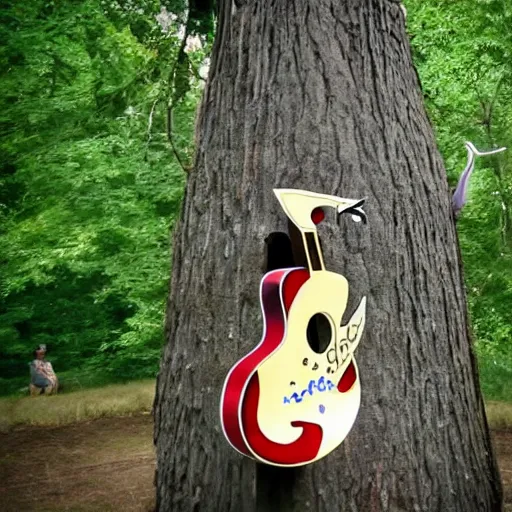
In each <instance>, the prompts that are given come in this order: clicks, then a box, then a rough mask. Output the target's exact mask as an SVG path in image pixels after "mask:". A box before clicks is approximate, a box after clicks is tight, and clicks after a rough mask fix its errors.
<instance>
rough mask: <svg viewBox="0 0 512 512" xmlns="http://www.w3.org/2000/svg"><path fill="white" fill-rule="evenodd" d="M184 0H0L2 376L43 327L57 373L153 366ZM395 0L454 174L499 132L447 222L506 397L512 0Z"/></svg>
mask: <svg viewBox="0 0 512 512" xmlns="http://www.w3.org/2000/svg"><path fill="white" fill-rule="evenodd" d="M186 4H187V2H186V1H185V0H168V1H158V0H140V1H135V0H134V1H131V0H125V1H121V0H117V1H116V0H85V1H78V0H67V1H58V0H53V1H49V0H34V1H32V2H19V1H18V0H7V1H4V2H3V7H2V10H1V11H0V46H1V49H0V62H1V68H0V151H1V162H0V392H1V393H2V394H12V393H16V392H19V390H20V389H21V388H24V387H26V386H27V381H28V362H29V361H30V360H31V358H32V351H33V350H34V348H35V346H36V345H37V344H39V343H46V344H47V345H48V349H49V352H48V358H49V360H51V361H52V363H53V365H54V368H55V370H56V371H57V373H58V374H59V376H60V379H61V382H62V383H63V386H64V390H66V389H68V390H69V389H74V388H77V387H87V386H98V385H102V384H107V383H110V382H116V381H127V380H133V379H139V378H146V377H153V376H155V375H156V372H157V370H158V363H159V357H160V352H161V348H162V345H163V343H164V323H163V322H164V311H165V304H166V299H167V295H168V284H169V277H170V262H171V239H172V236H171V234H172V229H173V226H174V223H175V221H176V219H177V217H178V216H179V213H180V205H181V200H182V196H183V190H184V184H185V180H186V172H188V170H189V169H190V167H191V166H192V164H193V153H194V124H195V110H196V107H197V104H198V101H199V100H200V96H201V93H202V90H203V87H204V80H205V78H206V75H207V70H208V54H209V52H210V49H211V44H212V42H213V32H214V28H215V27H214V18H213V17H212V14H211V12H210V11H207V12H202V11H201V12H200V11H199V9H198V7H196V3H195V2H194V1H191V2H190V9H187V5H186ZM405 6H406V8H407V30H408V33H409V35H410V38H411V42H412V46H413V56H414V61H415V64H416V67H417V69H418V73H419V75H420V79H421V83H422V88H423V93H424V97H425V102H426V107H427V110H428V113H429V116H430V119H431V121H432V124H433V125H434V128H435V131H436V136H437V142H438V146H439V149H440V150H441V153H442V155H443V157H444V160H445V164H446V168H447V173H448V180H449V182H450V184H452V185H455V184H456V182H457V179H458V176H459V174H460V173H461V171H462V169H463V168H464V165H465V162H466V150H465V148H464V142H465V141H467V140H469V141H471V142H473V143H474V144H475V145H476V147H477V148H479V149H489V148H491V147H500V146H507V147H509V148H511V149H510V150H509V151H507V152H505V153H502V154H499V155H496V156H493V157H486V158H485V159H478V160H477V163H476V170H475V172H474V174H473V177H472V180H471V184H470V193H469V203H468V205H467V206H466V207H465V208H464V210H463V211H462V215H461V218H460V220H459V221H458V224H457V226H458V231H459V237H460V244H461V251H462V255H463V260H464V266H465V279H466V287H467V293H468V297H469V306H470V315H471V319H472V329H473V337H474V343H475V347H476V351H477V354H478V357H479V366H480V374H481V380H482V386H483V390H484V394H485V396H486V398H488V399H493V400H508V401H512V31H510V27H511V26H512V4H510V2H508V1H507V0H460V1H458V2H453V0H407V1H406V2H405ZM311 171H312V172H314V169H312V170H311ZM387 342H389V343H392V340H388V341H387Z"/></svg>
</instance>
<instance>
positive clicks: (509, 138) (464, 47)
mask: <svg viewBox="0 0 512 512" xmlns="http://www.w3.org/2000/svg"><path fill="white" fill-rule="evenodd" d="M407 6H408V8H409V11H408V12H409V17H408V31H409V33H410V35H411V39H412V45H413V50H414V57H415V62H416V64H417V66H418V71H419V74H420V76H421V79H422V85H423V91H424V95H425V98H426V104H427V107H428V111H429V114H430V117H431V119H432V121H433V123H434V125H435V127H436V130H437V141H438V144H439V147H440V150H441V151H442V153H443V155H444V156H445V162H446V164H447V170H448V175H449V178H450V181H451V183H453V184H454V183H455V182H456V179H457V177H458V174H459V173H460V172H461V170H462V167H463V165H464V161H465V154H464V146H463V143H464V141H465V140H471V141H472V142H474V143H475V144H476V145H477V147H480V148H489V147H494V146H497V147H500V146H508V147H509V151H507V152H505V153H503V154H500V155H499V156H496V157H492V158H489V159H485V160H481V161H480V160H479V161H478V162H477V170H476V171H475V173H474V176H473V178H472V181H471V188H470V201H469V204H468V205H467V206H466V208H465V210H464V212H463V215H462V218H461V220H460V222H459V223H458V230H459V235H460V242H461V248H462V253H463V256H464V269H465V276H466V285H467V289H468V294H469V304H470V311H471V316H472V320H473V322H472V323H473V330H474V335H475V339H476V342H477V343H476V346H477V349H478V352H479V355H480V362H481V368H482V373H483V379H482V380H483V384H484V390H485V391H486V392H487V394H488V396H491V397H494V398H501V399H508V400H510V399H511V397H512V388H511V385H510V382H512V344H511V343H510V340H511V339H512V309H511V308H510V303H511V300H512V223H511V209H512V152H511V149H512V64H511V62H512V61H511V56H512V35H511V32H510V26H511V23H512V5H510V3H509V2H503V1H494V0H493V1H487V0H485V1H484V0H477V1H471V2H469V1H462V2H449V1H443V0H435V1H429V2H419V1H416V0H409V1H408V2H407Z"/></svg>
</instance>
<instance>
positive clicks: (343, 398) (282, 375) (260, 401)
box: [220, 189, 366, 467]
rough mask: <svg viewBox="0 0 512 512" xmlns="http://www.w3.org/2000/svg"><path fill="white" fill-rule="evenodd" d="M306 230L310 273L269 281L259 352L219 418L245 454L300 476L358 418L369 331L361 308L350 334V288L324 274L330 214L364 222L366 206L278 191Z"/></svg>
mask: <svg viewBox="0 0 512 512" xmlns="http://www.w3.org/2000/svg"><path fill="white" fill-rule="evenodd" d="M274 192H275V194H276V196H277V198H278V200H279V202H280V203H281V206H282V207H283V210H284V211H285V213H286V214H287V216H288V217H289V219H290V220H291V221H292V222H293V223H294V224H295V226H296V227H297V228H298V229H299V231H300V233H301V236H302V240H303V243H304V249H305V254H306V257H307V262H308V268H307V269H306V268H285V269H278V270H273V271H271V272H268V273H267V274H266V275H265V276H264V277H263V279H262V281H261V286H260V302H261V309H262V314H263V321H264V328H263V336H262V339H261V341H260V343H259V344H258V345H257V346H256V347H255V348H254V349H253V350H252V351H251V352H250V353H249V354H247V355H246V356H245V357H243V358H242V359H241V360H240V361H238V362H237V363H236V364H235V365H234V366H233V367H232V369H231V370H230V372H229V373H228V375H227V377H226V380H225V382H224V388H223V390H222V397H221V404H220V416H221V423H222V428H223V431H224V435H225V436H226V438H227V440H228V441H229V443H230V444H231V445H232V446H233V448H235V449H236V450H238V451H239V452H240V453H241V454H243V455H245V456H247V457H250V458H252V459H255V460H257V461H260V462H264V463H266V464H271V465H275V466H285V467H289V466H301V465H304V464H308V463H311V462H314V461H316V460H319V459H321V458H322V457H325V456H326V455H327V454H329V453H330V452H331V451H332V450H334V449H335V448H336V447H337V446H339V445H340V444H341V442H342V441H343V440H344V439H345V437H346V436H347V434H348V433H349V431H350V430H351V428H352V425H353V424H354V421H355V419H356V417H357V413H358V411H359V405H360V401H361V385H360V381H359V372H358V369H357V365H356V362H355V359H354V351H355V349H356V347H357V345H358V343H359V341H360V339H361V335H362V332H363V329H364V325H365V309H366V298H363V299H362V300H361V302H360V304H359V306H358V308H357V310H356V311H355V312H354V313H353V315H352V317H351V319H350V320H349V322H348V323H347V324H346V325H342V318H343V314H344V313H345V309H346V306H347V301H348V282H347V280H346V279H345V277H343V276H342V275H340V274H336V273H334V272H329V271H327V270H325V266H324V262H323V256H322V251H321V246H320V243H319V240H318V234H317V231H316V224H318V223H319V222H321V221H322V220H323V219H324V217H325V212H324V210H323V208H324V207H326V206H328V207H333V208H335V209H336V210H337V213H338V215H339V214H341V213H343V212H350V213H352V215H353V216H354V217H357V216H361V217H362V218H365V217H364V212H363V211H362V209H361V205H362V204H363V202H364V201H355V200H350V199H342V198H338V197H335V196H327V195H323V194H315V193H312V192H306V191H301V190H293V189H279V190H274Z"/></svg>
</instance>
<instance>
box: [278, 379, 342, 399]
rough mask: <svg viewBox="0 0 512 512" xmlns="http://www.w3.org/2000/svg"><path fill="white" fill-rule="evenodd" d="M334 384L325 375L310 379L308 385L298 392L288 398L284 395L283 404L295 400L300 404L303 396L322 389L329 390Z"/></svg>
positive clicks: (322, 390)
mask: <svg viewBox="0 0 512 512" xmlns="http://www.w3.org/2000/svg"><path fill="white" fill-rule="evenodd" d="M335 387H336V386H335V385H334V384H333V383H332V381H330V380H329V379H326V378H325V377H320V378H319V379H318V381H315V380H310V381H309V384H308V387H307V388H306V389H303V390H302V391H301V392H300V393H293V394H292V395H291V396H290V398H288V397H287V396H285V397H284V398H283V404H291V403H292V401H295V403H296V404H300V403H301V402H302V400H304V398H306V397H307V395H309V396H313V395H314V394H316V393H323V392H324V391H330V390H331V389H333V388H335Z"/></svg>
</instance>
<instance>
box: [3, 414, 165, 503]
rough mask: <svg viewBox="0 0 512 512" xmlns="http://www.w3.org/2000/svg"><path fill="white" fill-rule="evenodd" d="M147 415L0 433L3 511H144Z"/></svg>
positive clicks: (149, 476)
mask: <svg viewBox="0 0 512 512" xmlns="http://www.w3.org/2000/svg"><path fill="white" fill-rule="evenodd" d="M152 436H153V426H152V423H151V417H150V416H136V417H125V418H105V419H101V420H96V421H92V422H88V423H80V424H76V425H71V426H66V427H59V428H27V429H23V430H17V431H14V432H10V433H8V434H1V435H0V473H1V476H0V496H1V497H2V499H1V501H2V502H3V503H2V506H1V507H0V508H1V509H2V511H3V512H25V511H27V512H28V511H30V512H32V511H38V512H39V511H48V512H49V511H52V512H61V511H70V512H71V511H72V512H92V511H95V512H121V511H122V512H132V511H133V512H135V511H137V512H146V511H150V510H152V507H153V504H154V492H153V474H154V468H155V461H154V453H153V441H152Z"/></svg>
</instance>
